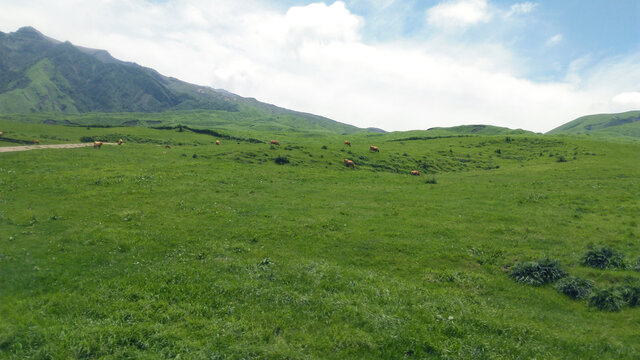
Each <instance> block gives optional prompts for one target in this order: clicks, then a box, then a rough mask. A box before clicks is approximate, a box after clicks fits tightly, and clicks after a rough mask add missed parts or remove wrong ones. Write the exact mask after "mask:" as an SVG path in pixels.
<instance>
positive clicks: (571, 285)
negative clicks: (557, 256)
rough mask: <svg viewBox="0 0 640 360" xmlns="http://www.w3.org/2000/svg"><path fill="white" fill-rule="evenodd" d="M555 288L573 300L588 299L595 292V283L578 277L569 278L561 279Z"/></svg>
mask: <svg viewBox="0 0 640 360" xmlns="http://www.w3.org/2000/svg"><path fill="white" fill-rule="evenodd" d="M555 288H556V290H558V291H560V292H561V293H563V294H565V295H567V296H568V297H570V298H572V299H576V300H579V299H586V298H588V297H589V295H590V294H591V291H592V290H593V282H592V281H591V280H587V279H583V278H579V277H576V276H569V277H566V278H564V279H560V281H558V283H557V284H556V286H555Z"/></svg>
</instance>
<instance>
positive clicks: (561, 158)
mask: <svg viewBox="0 0 640 360" xmlns="http://www.w3.org/2000/svg"><path fill="white" fill-rule="evenodd" d="M556 161H557V162H567V158H566V157H564V156H562V155H560V156H558V160H556Z"/></svg>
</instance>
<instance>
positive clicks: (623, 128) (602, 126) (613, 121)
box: [547, 111, 640, 138]
mask: <svg viewBox="0 0 640 360" xmlns="http://www.w3.org/2000/svg"><path fill="white" fill-rule="evenodd" d="M547 134H550V135H560V134H566V135H593V136H598V137H622V138H640V111H628V112H624V113H618V114H598V115H588V116H583V117H580V118H577V119H575V120H573V121H571V122H568V123H566V124H564V125H562V126H559V127H557V128H555V129H553V130H551V131H549V132H548V133H547Z"/></svg>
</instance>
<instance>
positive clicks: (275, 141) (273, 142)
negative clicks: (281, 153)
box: [269, 140, 280, 146]
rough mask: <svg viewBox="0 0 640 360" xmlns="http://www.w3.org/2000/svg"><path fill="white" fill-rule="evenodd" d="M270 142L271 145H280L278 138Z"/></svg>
mask: <svg viewBox="0 0 640 360" xmlns="http://www.w3.org/2000/svg"><path fill="white" fill-rule="evenodd" d="M269 143H270V144H271V145H278V146H280V143H279V142H278V140H271V141H269Z"/></svg>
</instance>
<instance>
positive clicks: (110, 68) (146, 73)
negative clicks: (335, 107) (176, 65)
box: [0, 27, 361, 133]
mask: <svg viewBox="0 0 640 360" xmlns="http://www.w3.org/2000/svg"><path fill="white" fill-rule="evenodd" d="M185 110H189V111H192V110H208V111H212V112H214V113H216V114H217V116H215V117H216V119H217V120H219V122H224V121H230V122H233V121H243V120H249V121H251V122H252V123H253V122H254V121H258V122H260V123H261V125H262V126H264V127H266V128H268V129H270V130H287V129H298V130H300V129H302V130H305V129H311V130H323V131H331V132H337V133H353V132H356V131H360V130H361V129H359V128H357V127H355V126H351V125H347V124H342V123H339V122H336V121H333V120H330V119H327V118H324V117H321V116H316V115H312V114H306V113H300V112H295V111H291V110H287V109H283V108H280V107H277V106H274V105H270V104H265V103H262V102H259V101H257V100H255V99H252V98H243V97H241V96H238V95H235V94H232V93H230V92H228V91H225V90H219V89H213V88H210V87H205V86H198V85H193V84H189V83H186V82H184V81H180V80H178V79H175V78H171V77H166V76H163V75H161V74H159V73H158V72H157V71H155V70H153V69H150V68H146V67H143V66H140V65H137V64H135V63H129V62H124V61H120V60H118V59H115V58H113V57H112V56H111V55H110V54H109V53H108V52H107V51H105V50H96V49H89V48H84V47H78V46H74V45H73V44H71V43H70V42H61V41H58V40H55V39H52V38H49V37H47V36H45V35H43V34H41V33H40V32H38V31H37V30H36V29H34V28H32V27H23V28H21V29H19V30H18V31H16V32H14V33H9V34H5V33H2V32H0V114H33V113H52V114H56V113H58V114H81V113H89V112H91V113H94V112H98V113H127V112H146V113H156V112H165V111H185ZM201 125H206V124H201Z"/></svg>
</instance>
